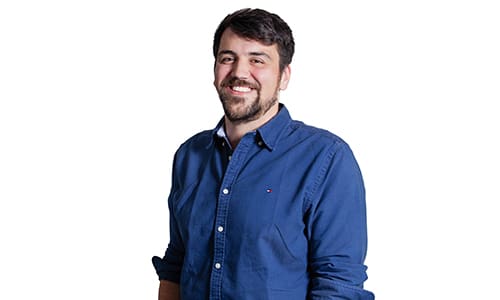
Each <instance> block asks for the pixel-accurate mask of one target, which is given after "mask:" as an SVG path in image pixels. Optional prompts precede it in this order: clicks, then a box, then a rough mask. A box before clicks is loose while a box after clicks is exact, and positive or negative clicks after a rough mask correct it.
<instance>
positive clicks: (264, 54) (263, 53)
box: [249, 52, 271, 59]
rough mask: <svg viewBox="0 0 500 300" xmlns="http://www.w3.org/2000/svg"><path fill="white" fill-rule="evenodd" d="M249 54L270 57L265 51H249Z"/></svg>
mask: <svg viewBox="0 0 500 300" xmlns="http://www.w3.org/2000/svg"><path fill="white" fill-rule="evenodd" d="M249 54H250V55H251V56H265V57H266V58H268V59H271V56H269V54H267V53H266V52H250V53H249Z"/></svg>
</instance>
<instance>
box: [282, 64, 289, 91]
mask: <svg viewBox="0 0 500 300" xmlns="http://www.w3.org/2000/svg"><path fill="white" fill-rule="evenodd" d="M291 72H292V69H291V68H290V65H288V66H286V67H285V69H283V72H282V73H281V80H280V90H282V91H283V90H286V87H287V86H288V81H290V75H291Z"/></svg>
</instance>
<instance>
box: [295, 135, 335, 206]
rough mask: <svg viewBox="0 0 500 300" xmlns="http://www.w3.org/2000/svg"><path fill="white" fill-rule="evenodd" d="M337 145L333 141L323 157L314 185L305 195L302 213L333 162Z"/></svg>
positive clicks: (311, 200) (310, 202)
mask: <svg viewBox="0 0 500 300" xmlns="http://www.w3.org/2000/svg"><path fill="white" fill-rule="evenodd" d="M337 144H338V141H334V142H333V144H332V145H331V146H330V148H329V149H328V153H327V154H326V155H325V158H324V160H323V163H322V165H321V169H320V170H319V172H318V176H317V177H316V180H315V181H314V184H313V186H312V189H311V191H310V192H309V193H307V194H308V195H307V196H306V199H305V201H304V207H303V209H302V211H303V212H304V213H305V212H306V211H307V209H308V208H309V206H310V205H311V204H312V202H313V199H314V195H315V194H316V192H317V190H318V188H319V186H320V183H321V182H322V180H324V178H325V175H326V171H327V170H328V167H329V166H330V164H331V162H332V160H333V157H334V156H335V153H336V150H337V148H336V146H337Z"/></svg>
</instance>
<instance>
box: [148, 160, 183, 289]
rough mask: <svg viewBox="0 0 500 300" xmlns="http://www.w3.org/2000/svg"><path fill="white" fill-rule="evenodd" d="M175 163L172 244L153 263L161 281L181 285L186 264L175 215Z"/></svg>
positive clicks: (171, 200) (170, 197) (170, 223)
mask: <svg viewBox="0 0 500 300" xmlns="http://www.w3.org/2000/svg"><path fill="white" fill-rule="evenodd" d="M175 161H176V159H175V158H174V168H173V174H172V188H171V191H170V195H169V197H168V208H169V232H170V242H169V244H168V247H167V250H166V251H165V255H164V256H163V258H160V257H158V256H154V257H153V259H152V261H153V266H154V268H155V270H156V273H157V274H158V277H159V279H160V280H168V281H172V282H175V283H179V282H180V277H181V270H182V265H183V263H184V246H183V245H184V244H183V243H182V239H181V234H180V232H179V227H178V224H177V220H176V218H175V214H174V200H175V198H176V196H175V195H176V191H177V188H176V186H177V185H176V176H175V173H176V172H175Z"/></svg>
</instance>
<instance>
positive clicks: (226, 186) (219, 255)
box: [210, 136, 251, 300]
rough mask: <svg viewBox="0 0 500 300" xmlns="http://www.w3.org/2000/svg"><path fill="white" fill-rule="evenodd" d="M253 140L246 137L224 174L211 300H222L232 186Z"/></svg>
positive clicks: (219, 201) (219, 198) (216, 231)
mask: <svg viewBox="0 0 500 300" xmlns="http://www.w3.org/2000/svg"><path fill="white" fill-rule="evenodd" d="M250 142H251V139H250V138H249V136H245V137H244V138H243V139H242V140H241V141H240V143H239V144H238V147H237V148H236V150H235V151H234V152H233V154H232V155H231V158H230V160H229V164H228V166H227V169H226V172H225V174H224V179H223V181H222V184H221V187H220V190H219V197H218V203H217V212H216V217H215V228H214V230H215V234H214V257H213V262H212V273H211V276H210V299H213V300H219V299H222V281H223V271H224V262H225V261H224V254H225V253H224V252H225V244H226V231H227V228H226V220H227V214H228V207H229V201H230V200H231V197H232V193H231V192H232V186H233V184H234V182H235V179H236V176H237V175H238V173H239V172H240V169H241V167H242V166H243V164H244V160H245V158H246V156H247V153H248V149H249V146H250Z"/></svg>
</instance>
